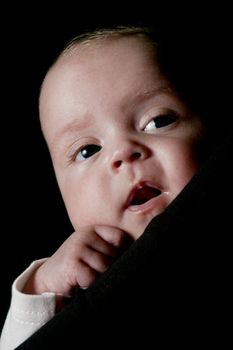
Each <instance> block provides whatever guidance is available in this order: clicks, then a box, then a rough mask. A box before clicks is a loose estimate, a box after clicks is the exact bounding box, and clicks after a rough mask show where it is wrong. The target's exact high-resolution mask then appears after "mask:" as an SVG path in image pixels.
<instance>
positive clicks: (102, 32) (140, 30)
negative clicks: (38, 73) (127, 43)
mask: <svg viewBox="0 0 233 350" xmlns="http://www.w3.org/2000/svg"><path fill="white" fill-rule="evenodd" d="M128 36H137V37H144V38H145V39H147V40H148V41H149V42H151V43H153V44H156V42H155V40H154V38H153V30H152V29H151V28H149V27H136V26H130V25H129V26H117V27H113V28H99V29H95V30H93V31H87V32H84V33H82V34H80V35H77V36H75V37H74V38H73V39H71V40H70V41H69V42H68V43H67V44H66V46H65V47H64V49H63V51H62V55H65V54H66V53H68V52H70V51H72V49H73V48H74V47H76V46H77V45H78V44H84V45H88V44H89V43H90V42H92V41H93V40H100V39H109V38H119V37H128Z"/></svg>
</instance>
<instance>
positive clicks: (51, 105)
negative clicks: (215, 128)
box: [40, 37, 201, 239]
mask: <svg viewBox="0 0 233 350" xmlns="http://www.w3.org/2000/svg"><path fill="white" fill-rule="evenodd" d="M40 114H41V122H42V127H43V130H44V134H45V137H46V140H47V142H48V146H49V149H50V152H51V156H52V161H53V164H54V169H55V172H56V176H57V180H58V184H59V187H60V190H61V193H62V196H63V198H64V202H65V205H66V208H67V210H68V214H69V217H70V220H71V222H72V224H73V226H74V228H75V229H76V230H77V229H78V228H80V227H83V226H87V225H88V226H89V225H90V226H94V225H110V226H114V227H118V228H120V229H122V230H124V231H126V232H128V233H129V234H130V235H131V236H132V237H134V238H135V239H136V238H138V236H140V235H141V234H142V233H143V231H144V230H145V228H146V226H147V225H148V224H149V222H150V221H151V219H152V218H153V217H154V216H156V215H158V214H160V213H161V212H163V211H164V209H165V208H166V207H167V206H168V205H169V203H171V201H172V200H173V199H174V198H175V197H176V196H177V194H178V193H179V192H180V191H181V190H182V189H183V187H184V186H185V185H186V184H187V182H188V181H189V180H190V179H191V177H192V176H193V174H194V173H195V172H196V170H197V168H198V165H199V164H198V159H197V155H196V151H195V149H196V145H197V143H198V141H199V138H200V134H201V123H200V121H199V119H198V118H197V117H196V116H195V115H193V114H192V113H191V112H190V111H188V110H187V108H186V106H185V105H184V104H183V102H182V101H181V100H180V99H179V98H178V97H177V96H176V94H175V92H174V91H173V90H172V89H171V87H170V86H169V83H168V81H167V80H166V79H165V78H164V77H163V76H162V75H161V73H160V71H159V69H158V67H157V65H156V59H155V57H154V55H153V53H152V50H151V48H150V46H149V44H148V43H146V42H144V41H143V40H142V39H139V38H136V37H131V38H129V37H128V38H123V39H122V38H121V39H117V40H112V39H107V40H106V41H98V42H96V41H93V42H91V43H90V44H89V45H85V46H84V45H81V46H80V45H79V46H78V47H77V49H76V51H74V52H73V53H72V54H71V55H67V56H66V57H62V58H60V59H59V60H58V62H57V63H56V65H55V66H54V67H53V68H52V70H50V72H49V73H48V75H47V77H46V80H45V83H44V86H43V89H42V93H41V100H40Z"/></svg>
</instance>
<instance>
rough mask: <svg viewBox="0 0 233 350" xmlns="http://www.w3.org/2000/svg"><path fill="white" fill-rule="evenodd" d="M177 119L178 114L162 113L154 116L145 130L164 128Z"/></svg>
mask: <svg viewBox="0 0 233 350" xmlns="http://www.w3.org/2000/svg"><path fill="white" fill-rule="evenodd" d="M176 120H177V116H176V115H172V114H162V115H158V116H157V117H154V118H153V119H152V120H151V121H150V122H149V123H148V124H147V125H146V126H145V128H144V129H143V130H144V131H151V130H153V129H159V128H163V127H164V126H167V125H169V124H172V123H174V122H175V121H176Z"/></svg>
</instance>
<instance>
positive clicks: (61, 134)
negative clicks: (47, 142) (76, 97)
mask: <svg viewBox="0 0 233 350" xmlns="http://www.w3.org/2000/svg"><path fill="white" fill-rule="evenodd" d="M91 125H93V121H92V120H91V118H84V117H83V118H82V119H77V118H75V119H73V120H71V121H70V122H69V123H67V124H66V125H65V126H64V127H63V128H62V129H61V130H59V131H58V132H57V133H56V135H55V136H54V139H53V141H52V145H55V144H57V143H58V142H59V141H60V140H62V139H64V138H65V137H69V136H72V135H73V134H77V131H80V130H84V129H86V128H88V127H90V126H91Z"/></svg>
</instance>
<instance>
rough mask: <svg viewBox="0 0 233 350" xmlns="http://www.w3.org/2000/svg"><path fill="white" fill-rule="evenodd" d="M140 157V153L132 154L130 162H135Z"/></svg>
mask: <svg viewBox="0 0 233 350" xmlns="http://www.w3.org/2000/svg"><path fill="white" fill-rule="evenodd" d="M140 157H141V153H140V152H134V153H133V154H132V155H131V157H130V159H131V161H133V160H137V159H138V158H140Z"/></svg>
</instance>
